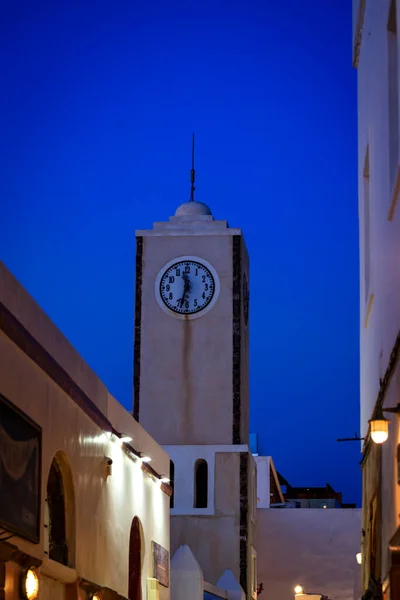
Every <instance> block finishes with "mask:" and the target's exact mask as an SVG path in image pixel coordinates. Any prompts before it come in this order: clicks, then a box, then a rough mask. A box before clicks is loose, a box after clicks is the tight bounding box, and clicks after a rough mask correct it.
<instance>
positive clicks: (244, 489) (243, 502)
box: [239, 452, 249, 596]
mask: <svg viewBox="0 0 400 600" xmlns="http://www.w3.org/2000/svg"><path fill="white" fill-rule="evenodd" d="M248 469H249V455H248V453H247V452H241V453H240V557H239V563H240V585H241V586H242V588H243V591H244V593H245V594H246V596H247V538H248V526H247V523H248V518H247V517H248V514H247V511H248V506H249V498H248V494H249V488H248V481H249V472H248Z"/></svg>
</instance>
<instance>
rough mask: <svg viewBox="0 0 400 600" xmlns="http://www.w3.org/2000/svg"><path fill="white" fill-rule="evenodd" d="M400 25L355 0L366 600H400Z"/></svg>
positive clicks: (391, 7)
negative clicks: (399, 414) (399, 412)
mask: <svg viewBox="0 0 400 600" xmlns="http://www.w3.org/2000/svg"><path fill="white" fill-rule="evenodd" d="M399 17H400V4H399V2H398V0H380V1H379V2H374V1H372V0H353V64H354V66H355V68H356V69H357V83H358V188H359V197H358V207H359V227H360V229H359V239H360V399H361V400H360V402H361V404H360V407H361V436H362V437H363V438H364V441H363V448H362V451H363V458H362V473H363V498H362V502H363V519H362V532H361V541H362V588H363V594H364V596H363V597H364V598H365V599H367V598H381V597H382V596H383V597H385V598H387V599H389V598H392V599H394V598H400V571H399V568H400V567H399V563H400V561H399V558H400V555H399V552H400V539H399V524H400V487H399V481H400V479H399V474H398V472H399V442H400V437H399V436H400V432H399V422H398V421H399V418H398V410H397V407H398V404H399V402H400V372H399V366H398V356H399V346H400V337H399V331H400V269H399V266H400V262H399V261H400V214H399V211H400V206H399V205H398V204H399V201H398V196H399V190H400V171H399V164H400V162H399V160H400V156H399V76H400V75H399V66H400V57H399V32H400V21H399ZM385 420H387V421H385ZM387 423H389V428H388V430H389V435H388V439H387V440H386V441H384V443H380V444H376V443H374V441H373V439H374V438H375V439H378V441H380V442H383V440H384V439H385V438H386V437H387V435H386V428H387ZM376 427H377V428H378V434H379V435H375V434H374V430H375V428H376ZM379 429H381V431H380V433H379Z"/></svg>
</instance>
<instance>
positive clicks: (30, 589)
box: [20, 569, 39, 600]
mask: <svg viewBox="0 0 400 600" xmlns="http://www.w3.org/2000/svg"><path fill="white" fill-rule="evenodd" d="M20 590H21V597H22V598H25V599H26V600H35V598H37V597H38V596H39V577H38V575H37V573H36V571H34V570H33V569H27V570H24V571H22V572H21V577H20Z"/></svg>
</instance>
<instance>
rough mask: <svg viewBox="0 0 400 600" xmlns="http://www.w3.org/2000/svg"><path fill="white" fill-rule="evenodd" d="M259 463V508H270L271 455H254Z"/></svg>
mask: <svg viewBox="0 0 400 600" xmlns="http://www.w3.org/2000/svg"><path fill="white" fill-rule="evenodd" d="M253 458H254V460H255V461H256V465H257V508H269V505H270V500H271V496H270V492H271V489H270V479H269V470H270V462H271V457H270V456H253Z"/></svg>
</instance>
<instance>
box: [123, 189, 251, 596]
mask: <svg viewBox="0 0 400 600" xmlns="http://www.w3.org/2000/svg"><path fill="white" fill-rule="evenodd" d="M248 282H249V260H248V255H247V250H246V246H245V243H244V239H243V235H242V232H241V230H240V229H236V228H231V227H229V226H228V223H227V222H226V221H217V220H214V218H213V216H212V213H211V210H210V209H209V207H208V206H206V205H205V204H203V203H201V202H195V201H193V200H192V201H190V202H186V203H184V204H182V205H181V206H179V207H178V209H177V210H176V212H175V216H173V217H170V219H169V221H168V222H156V223H154V225H153V229H151V230H146V231H137V232H136V287H135V340H134V408H133V414H134V417H135V419H137V420H138V421H139V422H140V423H141V424H142V425H143V427H144V428H145V429H146V430H147V431H148V432H149V433H150V434H151V435H152V436H153V437H154V438H155V439H156V440H157V442H158V443H160V444H162V445H163V446H164V447H165V449H166V450H167V452H168V453H169V454H170V457H171V474H170V477H171V483H172V485H173V489H174V494H173V497H172V502H171V552H172V553H173V552H175V550H176V549H177V548H178V547H179V546H180V545H181V544H188V545H189V546H190V547H191V549H192V552H193V553H194V555H195V556H196V558H197V560H198V561H199V563H200V565H201V567H202V569H203V572H204V577H205V579H206V580H207V581H209V582H210V583H214V584H216V583H217V581H218V579H219V578H220V576H221V575H222V573H223V571H224V570H225V569H227V568H229V569H231V570H232V572H233V573H234V575H235V576H236V578H237V579H238V580H239V581H240V583H241V585H242V587H243V589H244V591H245V592H246V594H247V597H248V598H250V597H252V596H253V595H254V588H256V577H255V556H256V554H255V549H254V548H253V541H252V540H253V538H254V526H255V518H256V494H255V465H254V461H253V458H252V456H251V453H250V452H249V448H248V433H249V382H248V351H249V350H248V344H249V339H248V337H249V324H248V307H249V298H248V294H249V292H248Z"/></svg>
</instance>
